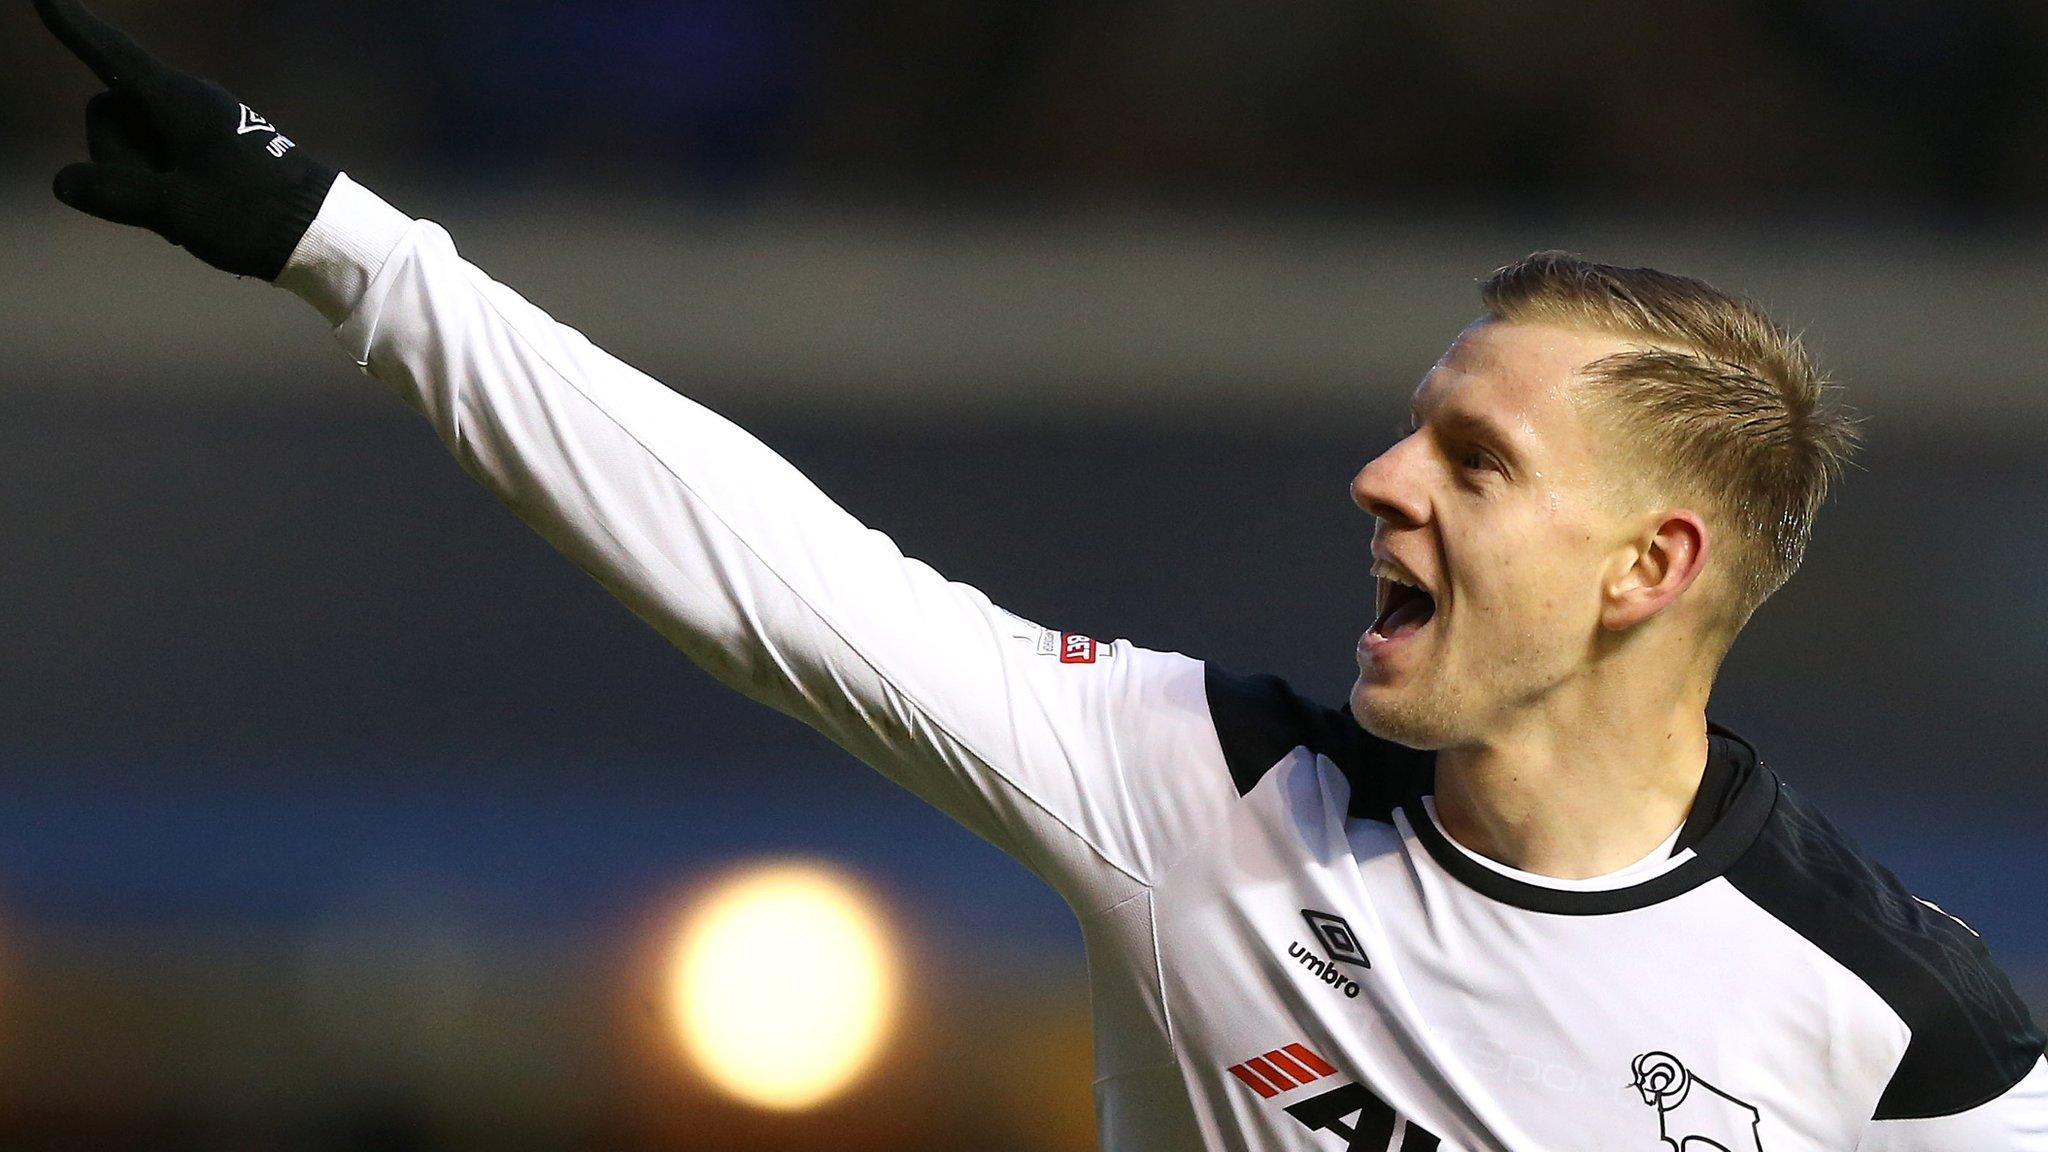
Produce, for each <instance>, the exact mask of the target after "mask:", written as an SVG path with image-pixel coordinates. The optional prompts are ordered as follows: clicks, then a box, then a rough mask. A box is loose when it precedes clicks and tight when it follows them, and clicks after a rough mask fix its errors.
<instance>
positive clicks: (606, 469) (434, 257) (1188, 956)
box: [279, 176, 2048, 1152]
mask: <svg viewBox="0 0 2048 1152" xmlns="http://www.w3.org/2000/svg"><path fill="white" fill-rule="evenodd" d="M279 283H280V284H281V285H283V286H285V287H288V288H290V289H292V290H293V291H296V292H298V293H299V294H300V295H302V296H304V297H305V298H306V299H308V300H309V301H310V302H312V303H313V304H314V305H315V306H316V307H318V308H319V309H320V310H321V311H322V313H323V314H324V315H326V316H327V318H328V319H329V320H330V321H331V322H332V323H334V324H335V325H336V335H337V337H338V338H339V339H340V340H341V342H342V344H343V345H344V346H345V347H347V349H348V350H349V351H350V352H351V354H353V355H354V356H355V358H356V360H357V362H358V363H359V364H361V365H362V366H363V367H364V368H365V369H366V370H367V371H369V372H370V373H371V374H372V375H374V376H375V377H377V378H378V379H379V380H381V381H383V382H384V383H385V384H387V385H388V386H390V387H391V388H392V389H393V390H394V391H395V392H396V393H397V394H398V395H399V397H400V398H401V399H403V400H404V401H405V402H406V403H407V404H409V405H411V406H412V407H413V408H415V409H417V410H418V411H419V412H420V413H422V414H423V415H424V416H425V417H426V418H427V419H428V420H429V421H430V422H431V423H432V424H433V426H434V428H435V430H436V431H437V432H438V433H439V435H440V437H441V439H442V440H443V441H444V442H445V443H446V444H447V446H448V448H449V450H450V451H451V452H453V453H454V455H455V457H456V459H457V460H459V461H460V462H461V464H462V466H463V467H464V468H465V469H467V470H468V471H469V472H470V473H471V474H472V475H473V476H475V477H476V478H477V479H478V480H479V481H481V482H482V483H483V484H485V485H486V486H488V487H489V488H490V489H491V490H492V491H493V492H494V493H496V494H497V495H498V496H499V497H500V498H502V499H503V500H504V501H505V502H506V503H507V504H508V505H510V506H511V508H512V509H513V511H515V512H516V513H517V514H518V515H519V516H520V517H521V518H523V519H524V520H525V521H526V522H527V523H528V524H530V525H532V526H533V528H534V529H535V530H536V531H538V532H539V533H540V534H541V535H542V536H544V537H545V538H546V539H548V540H549V541H550V542H551V543H552V544H554V546H555V547H556V548H558V549H560V550H561V551H562V552H563V553H564V554H565V555H567V556H568V557H569V558H570V559H571V560H573V561H574V562H575V563H577V564H578V565H580V566H581V567H582V568H583V570H584V571H586V572H588V573H590V575H592V576H593V577H595V578H596V579H597V580H598V581H599V582H600V583H602V584H603V585H604V586H605V587H606V588H607V589H608V590H610V591H611V593H612V594H613V595H615V596H616V597H618V599H619V600H621V601H622V602H624V603H625V604H626V605H627V607H629V608H631V609H632V610H633V611H634V612H635V613H637V614H638V615H639V616H641V617H642V618H643V619H645V620H646V621H647V622H648V623H649V624H651V625H652V626H653V627H655V628H657V629H659V630H660V631H661V632H662V634H663V635H665V636H666V637H667V638H668V639H669V640H670V641H672V642H673V643H674V644H675V645H676V646H677V647H678V648H680V649H682V651H683V652H685V653H686V654H688V655H689V656H690V658H691V659H693V660H695V661H696V662H697V663H699V664H700V665H702V666H703V667H704V668H706V669H707V670H708V671H710V672H711V674H712V675H714V676H716V677H718V678H719V679H720V680H722V681H724V682H725V683H727V684H729V685H731V686H732V687H734V688H736V689H738V690H739V691H741V692H744V693H746V694H747V695H749V696H751V697H753V698H755V699H758V700H761V701H762V702H764V703H766V704H769V705H771V706H773V707H775V708H778V709H780V710H782V711H784V712H786V713H788V714H790V715H792V716H794V717H796V718H798V719H800V720H802V721H803V722H804V723H807V724H809V725H811V726H813V727H815V728H817V729H818V730H819V731H821V732H823V733H824V734H826V735H827V736H829V737H831V738H832V739H833V740H835V741H837V742H838V743H839V744H840V745H842V746H843V747H845V748H846V749H847V750H848V751H850V752H852V753H853V754H854V755H856V756H858V757H860V758H861V759H862V760H864V761H866V762H867V763H869V764H871V765H873V766H874V767H875V768H877V769H878V770H880V771H881V772H883V773H884V774H886V775H887V776H888V777H889V778H890V779H892V780H895V781H896V782H898V783H900V784H901V785H903V786H904V787H906V788H908V789H910V790H911V791H913V792H915V793H916V794H917V795H919V796H921V797H923V798H924V799H925V800H927V801H929V802H930V803H931V804H933V805H934V806H935V807H937V808H938V809H940V810H941V811H943V812H944V813H946V814H947V815H948V816H950V817H952V818H953V819H955V820H957V821H959V822H960V823H962V824H964V825H966V826H967V827H969V828H971V829H973V830H974V831H975V832H976V833H978V834H979V835H981V836H982V837H984V838H986V839H987V840H988V841H990V842H991V843H993V844H995V845H996V846H997V847H999V848H1001V849H1003V850H1004V851H1005V852H1007V853H1009V854H1010V855H1011V856H1013V857H1015V858H1016V859H1017V860H1019V861H1021V862H1022V863H1023V864H1024V865H1025V867H1027V868H1029V869H1031V870H1032V871H1033V872H1034V873H1036V874H1037V875H1038V876H1040V877H1042V878H1043V879H1044V880H1045V881H1046V882H1047V883H1048V884H1050V885H1052V886H1053V887H1054V888H1055V889H1056V890H1057V891H1058V892H1059V893H1060V894H1061V895H1062V896H1063V897H1064V898H1065V899H1066V901H1067V903H1068V904H1069V905H1070V906H1071V907H1072V908H1073V910H1074V912H1075V914H1076V915H1077V916H1078V917H1079V919H1080V923H1081V928H1082V933H1083V936H1084V939H1085V941H1086V946H1087V952H1088V967H1089V972H1090V976H1091V979H1092V982H1093V993H1094V1011H1095V1024H1096V1027H1095V1035H1096V1076H1097V1078H1096V1081H1095V1098H1096V1109H1097V1116H1098V1122H1099V1126H1100V1130H1101V1134H1102V1143H1103V1147H1104V1148H1106V1149H1111V1150H1114V1152H1141V1150H1158V1152H1168V1150H1173V1152H1184V1150H1188V1149H1195V1148H1211V1149H1243V1150H1254V1149H1256V1150H1259V1152H1279V1150H1282V1149H1347V1150H1351V1152H1358V1150H1365V1152H1431V1150H1439V1149H1441V1150H1461V1152H1658V1150H1660V1149H1668V1150H1669V1152H1713V1150H1719V1152H1823V1150H1826V1152H1850V1150H1852V1149H1853V1150H1863V1152H1937V1150H1939V1152H2048V1065H2044V1063H2043V1061H2042V1056H2041V1054H2042V1048H2043V1043H2042V1038H2041V1036H2040V1034H2039V1033H2038V1032H2036V1031H2035V1029H2034V1026H2033V1024H2032V1023H2031V1021H2030V1020H2029V1019H2028V1017H2027V1014H2026V1011H2025V1009H2024V1008H2023V1007H2022V1006H2021V1004H2020V1003H2019V1001H2018V999H2017V998H2016V997H2015V996H2014V994H2013V992H2012V989H2011V988H2010V986H2009V985H2008V984H2007V982H2006V981H2005V979H2004V977H2002V976H2001V975H2000V974H1999V973H1998V971H1997V970H1996V968H1994V967H1993V966H1992V964H1991V962H1990V960H1989V958H1988V957H1987V956H1986V954H1985V951H1984V949H1983V947H1982V945H1981V944H1980V943H1979V942H1978V941H1977V939H1976V937H1975V935H1974V934H1973V933H1971V932H1970V931H1969V930H1968V929H1967V928H1966V927H1964V926H1963V925H1962V924H1960V923H1959V922H1957V921H1955V920H1954V919H1952V918H1950V917H1949V916H1947V915H1945V914H1943V913H1942V912H1941V911H1939V910H1938V909H1935V908H1933V907H1932V906H1930V905H1926V904H1923V903H1921V902H1919V901H1917V900H1915V899H1913V898H1912V896H1911V895H1910V894H1908V893H1907V892H1906V891H1905V890H1904V889H1903V888H1901V887H1900V886H1899V884H1898V882H1897V881H1896V880H1894V879H1893V878H1892V877H1891V875H1890V874H1889V873H1887V872H1885V871H1884V870H1883V869H1882V868H1879V867H1877V866H1876V865H1875V864H1872V863H1871V862H1869V861H1868V860H1866V859H1865V858H1864V857H1863V856H1861V855H1860V854H1859V853H1858V852H1857V851H1856V850H1855V849H1854V848H1853V847H1852V846H1850V844H1849V843H1848V841H1847V840H1846V839H1845V838H1844V837H1843V836H1842V835H1841V834H1840V833H1839V832H1837V831H1836V830H1835V829H1834V828H1832V827H1831V826H1830V825H1829V824H1828V823H1827V822H1826V821H1825V820H1824V819H1822V818H1821V817H1820V816H1819V815H1818V814H1817V813H1816V812H1815V811H1814V810H1813V809H1812V807H1811V806H1810V805H1808V804H1807V803H1806V802H1805V801H1803V800H1802V799H1800V798H1799V797H1798V796H1797V795H1796V794H1795V793H1793V792H1791V791H1790V790H1788V789H1786V788H1785V787H1784V786H1783V785H1782V784H1781V783H1780V782H1779V780H1778V779H1777V777H1776V776H1775V775H1774V774H1773V773H1772V772H1771V770H1770V769H1769V768H1767V767H1766V766H1765V765H1764V764H1763V763H1762V761H1761V760H1760V759H1759V758H1758V756H1757V754H1756V752H1755V750H1754V749H1752V748H1751V747H1750V746H1749V745H1747V744H1746V743H1744V742H1743V741H1742V740H1740V739H1739V738H1737V737H1735V736H1734V735H1733V734H1731V733H1728V732H1725V731H1722V730H1719V729H1716V730H1715V731H1714V732H1713V733H1712V735H1711V739H1710V744H1711V747H1712V752H1711V756H1710V762H1709V765H1708V772H1707V777H1706V781H1705V783H1704V784H1703V786H1702V788H1701V791H1700V795H1699V799H1698V801H1697V802H1696V804H1695V807H1694V810H1693V813H1692V815H1691V818H1690V819H1689V820H1688V821H1687V822H1686V824H1685V826H1684V827H1683V828H1681V829H1680V830H1679V832H1678V834H1677V835H1676V837H1675V838H1674V840H1673V843H1672V844H1671V846H1670V849H1669V851H1667V852H1666V853H1664V854H1661V855H1660V856H1658V857H1657V858H1654V859H1646V860H1645V861H1643V862H1641V863H1639V864H1638V865H1636V866H1633V867H1631V868H1630V869H1626V870H1624V871H1623V872H1622V873H1619V874H1617V875H1615V876H1610V877H1605V878H1598V879H1596V880H1595V881H1592V882H1585V881H1581V882H1562V881H1553V880H1546V879H1544V878H1542V877H1537V876H1531V875H1528V874H1522V873H1516V872H1514V871H1513V870H1512V869H1503V868H1501V867H1499V866H1498V865H1495V864H1493V863H1492V862H1490V861H1485V860H1482V859H1479V858H1476V857H1474V856H1473V855H1472V854H1470V853H1468V852H1465V851H1463V850H1462V849H1461V848H1460V847H1459V846H1458V845H1456V844H1453V843H1452V842H1451V841H1450V840H1449V839H1448V838H1447V837H1446V836H1445V835H1444V834H1443V832H1442V830H1441V829H1440V828H1439V827H1438V825H1437V824H1436V822H1435V820H1434V817H1433V814H1432V812H1431V809H1430V806H1429V804H1430V801H1429V789H1430V759H1429V757H1428V756H1427V755H1425V754H1421V753H1415V752H1411V751H1409V750H1407V749H1403V748H1400V747H1398V746H1395V745H1391V744H1388V743H1385V742H1383V741H1379V740H1376V739H1374V738H1373V737H1371V736H1369V735H1367V734H1366V733H1365V732H1364V731H1363V730H1361V729H1360V728H1359V727H1358V726H1357V725H1356V724H1355V723H1353V722H1352V720H1351V719H1350V717H1349V716H1348V715H1347V714H1345V713H1344V712H1342V711H1336V710H1329V709H1324V708H1321V707H1318V706H1317V705H1314V704H1312V703H1310V702H1308V701H1307V700H1304V699H1303V698H1301V697H1300V696H1298V695H1296V694H1295V693H1294V692H1292V691H1291V690H1289V689H1288V688H1287V686H1286V685H1284V684H1282V683H1281V682H1279V681H1277V680H1273V679H1271V678H1257V677H1253V678H1244V677H1237V676H1232V675H1229V674H1227V673H1224V672H1222V671H1220V670H1217V669H1213V668H1209V667H1206V666H1205V665H1203V664H1202V663H1201V662H1200V661H1197V660H1192V659H1189V658H1187V657H1185V656H1179V655H1173V654H1168V653H1161V652H1153V651H1148V650H1146V649H1143V648H1139V647H1136V646H1134V645H1132V644H1130V643H1128V642H1125V641H1116V642H1114V643H1099V642H1097V641H1095V640H1093V639H1091V638H1089V637H1086V636H1078V635H1074V634H1071V633H1063V632H1060V631H1057V630H1054V629H1048V628H1043V627H1040V626H1038V625H1037V624H1034V623H1031V622H1028V621H1025V620H1021V619H1018V618H1017V617H1015V616H1012V615H1010V614H1008V613H1006V612H1004V611H1002V610H1001V609H999V608H997V607H995V606H994V605H993V604H991V603H990V602H989V600H988V598H987V597H985V596H983V595H982V594H981V593H980V592H978V591H976V590H975V589H973V588H969V587H966V586H964V585H961V584H955V583H950V582H948V581H947V580H945V579H944V578H943V577H942V576H940V575H939V574H938V573H936V572H934V571H932V570H931V569H930V568H929V567H927V566H925V565H924V564H922V563H920V562H918V561H916V560H913V559H910V558H907V557H905V556H904V555H903V554H902V553H901V552H900V551H898V550H897V548H896V546H895V545H894V544H893V543H891V542H890V540H889V538H888V537H886V536H884V535H882V534H881V533H879V532H875V531H873V530H870V529H868V528H866V527H865V526H863V525H861V524H860V523H859V522H857V521H856V520H854V519H853V518H852V517H851V516H849V515H848V514H847V513H846V512H844V511H843V510H841V509H840V508H839V507H837V506H836V505H834V504H833V503H832V502H831V501H830V500H829V499H827V498H826V497H825V496H824V495H823V494H822V493H820V492H819V491H818V490H817V489H816V488H815V487H813V486H812V485H811V484H810V483H809V482H808V481H807V480H805V479H804V477H803V476H801V475H800V474H798V472H797V471H796V470H795V469H794V468H792V467H791V466H790V465H789V464H788V463H787V462H785V461H784V460H782V459H781V458H779V457H778V456H776V455H775V454H774V453H773V452H771V451H769V450H768V449H767V448H765V447H763V446H762V445H761V444H760V443H758V442H757V441H755V440H754V439H753V438H752V437H751V436H749V435H747V434H746V433H745V432H744V431H742V430H740V429H739V428H737V427H735V426H733V425H732V424H730V423H729V422H727V421H725V420H723V419H721V418H719V417H718V416H716V415H714V414H712V413H710V412H708V411H706V410H705V409H703V408H702V407H700V406H698V405H696V404H694V403H692V402H691V401H689V400H687V399H685V398H683V397H682V396H679V395H677V394H676V393H674V392H672V391H670V390H669V389H667V388H665V387H663V386H662V385H661V384H659V383H657V382H655V381H654V380H651V379H649V378H648V377H646V376H644V375H642V374H641V373H639V372H637V371H635V370H633V369H632V368H630V367H628V366H626V365H625V364H622V363H620V362H619V361H617V360H616V359H614V358H612V357H611V356H609V355H607V354H606V353H604V352H603V351H602V350H600V349H598V348H596V347H595V346H593V345H592V344H591V343H590V342H589V341H588V340H586V339H585V338H584V337H583V336H582V335H580V334H579V333H577V332H576V331H574V330H573V329H570V328H568V327H567V326H564V325H561V324H558V323H556V322H555V321H554V320H552V319H550V318H549V317H548V316H547V315H546V314H545V313H543V312H542V311H540V310H539V309H538V308H535V307H534V306H533V305H531V304H529V303H528V302H527V301H525V300H524V299H522V298H521V297H520V296H519V295H518V294H517V293H515V292H513V291H512V290H511V289H509V288H507V287H505V286H504V285H502V284H499V283H497V282H495V281H493V280H492V279H491V278H490V277H489V276H487V275H485V274H484V273H483V272H481V271H479V270H478V269H477V268H475V267H474V266H472V265H470V264H468V263H465V262H464V261H463V260H462V259H461V258H460V257H459V256H458V255H457V254H456V251H455V247H454V245H453V243H452V242H451V241H450V240H449V238H448V235H447V234H446V233H445V232H444V231H443V230H442V229H440V228H439V227H437V226H435V225H433V224H431V223H428V222H425V221H415V220H412V219H410V218H408V217H406V216H405V215H403V214H401V213H399V212H398V211H396V210H395V209H393V208H391V207H390V206H389V205H387V204H385V203H384V202H383V201H382V200H380V199H378V198H377V197H376V196H374V195H372V194H371V193H369V192H368V191H366V190H365V189H363V188H362V187H360V186H359V185H357V184H355V183H354V182H353V181H351V180H349V179H348V178H347V177H345V176H344V177H343V178H341V179H340V180H339V181H338V182H337V183H336V185H335V187H334V190H333V191H332V192H331V193H330V194H329V197H328V200H327V202H326V204H325V206H324V207H323V209H322V211H321V213H320V216H319V218H318V220H317V221H315V223H314V225H313V227H312V230H311V231H309V232H308V233H307V235H306V238H305V240H304V241H303V242H302V243H301V244H300V246H299V250H298V251H297V253H295V254H294V256H293V258H292V262H291V264H290V265H289V266H288V267H287V269H286V271H285V274H284V276H283V277H281V278H280V281H279Z"/></svg>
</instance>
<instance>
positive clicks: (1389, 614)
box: [1372, 560, 1436, 640]
mask: <svg viewBox="0 0 2048 1152" xmlns="http://www.w3.org/2000/svg"><path fill="white" fill-rule="evenodd" d="M1373 575H1374V576H1376V577H1378V578H1379V580H1378V589H1377V591H1378V600H1379V602H1378V607H1379V615H1378V616H1377V617H1376V618H1375V619H1374V620H1373V624H1372V635H1374V636H1377V637H1379V638H1380V639H1382V640H1400V639H1403V638H1405V637H1408V636H1413V635H1414V634H1415V633H1417V632H1420V631H1421V630H1422V629H1423V627H1424V626H1425V625H1427V624H1428V623H1429V622H1430V620H1431V618H1433V617H1434V616H1435V615H1436V597H1434V596H1432V595H1430V594H1429V592H1428V591H1427V590H1426V589H1424V588H1423V587H1422V586H1421V585H1419V584H1417V583H1415V580H1414V577H1412V576H1410V575H1409V574H1408V573H1407V572H1404V571H1402V570H1401V569H1400V568H1397V567H1395V566H1394V565H1392V564H1389V563H1387V562H1386V561H1384V560H1383V561H1380V562H1379V563H1377V564H1374V565H1373Z"/></svg>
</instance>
